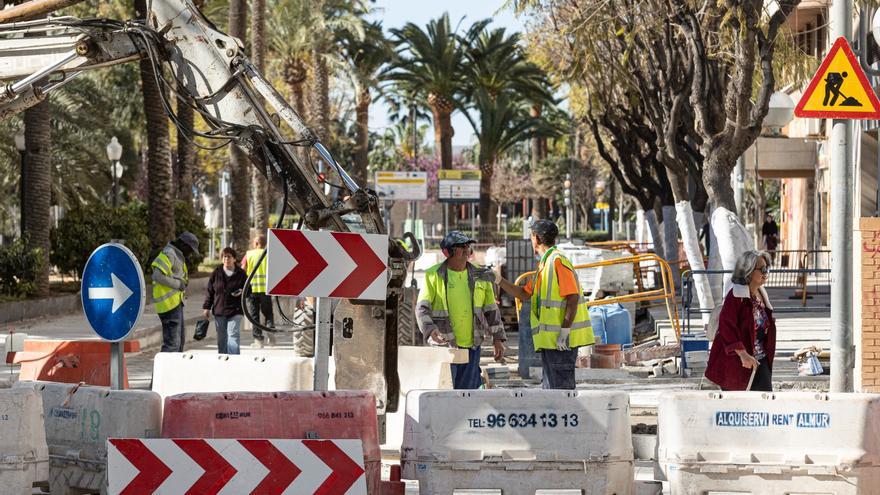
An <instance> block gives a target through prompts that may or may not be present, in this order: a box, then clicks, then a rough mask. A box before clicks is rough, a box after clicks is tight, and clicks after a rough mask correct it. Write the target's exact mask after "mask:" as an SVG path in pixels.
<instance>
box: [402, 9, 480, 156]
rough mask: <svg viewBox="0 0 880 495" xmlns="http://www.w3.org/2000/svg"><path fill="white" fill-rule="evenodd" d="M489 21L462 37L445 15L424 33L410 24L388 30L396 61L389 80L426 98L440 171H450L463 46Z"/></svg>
mask: <svg viewBox="0 0 880 495" xmlns="http://www.w3.org/2000/svg"><path fill="white" fill-rule="evenodd" d="M488 22H489V21H485V20H484V21H479V22H477V23H476V24H474V25H473V26H472V27H471V28H470V29H469V30H468V32H467V33H466V34H465V35H464V36H457V35H456V33H455V32H454V31H453V30H452V28H451V26H450V24H449V14H443V15H442V16H441V17H440V18H439V19H435V20H432V21H431V22H429V23H428V25H427V26H425V30H422V28H421V27H419V26H417V25H416V24H413V23H411V22H410V23H407V24H406V25H405V26H404V27H403V28H400V29H394V30H392V34H393V35H394V37H395V39H396V43H397V46H398V54H399V56H400V59H399V61H398V62H397V64H396V68H395V70H394V72H393V73H392V74H390V76H389V78H390V79H391V80H394V81H396V82H397V83H398V84H399V85H401V86H404V87H406V88H408V91H409V92H412V93H418V94H423V95H426V97H427V102H428V106H429V107H430V109H431V113H432V114H433V117H434V145H435V152H436V153H437V154H438V156H439V157H440V162H441V166H442V167H443V168H444V169H450V168H452V134H453V128H452V112H453V110H455V109H456V107H457V106H459V104H458V102H457V100H458V98H459V97H460V96H461V94H462V91H463V88H464V86H465V73H466V68H465V66H466V64H467V60H466V57H465V50H464V47H463V45H464V46H467V45H468V44H469V43H470V42H471V41H472V40H473V39H474V38H475V37H476V35H477V34H478V33H479V32H480V31H482V30H483V28H484V27H485V26H486V24H488Z"/></svg>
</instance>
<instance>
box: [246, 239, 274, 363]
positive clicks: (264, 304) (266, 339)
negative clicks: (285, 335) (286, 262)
mask: <svg viewBox="0 0 880 495" xmlns="http://www.w3.org/2000/svg"><path fill="white" fill-rule="evenodd" d="M265 250H266V236H265V235H259V236H257V238H256V239H254V248H253V249H251V250H250V251H248V252H247V253H246V254H245V255H244V258H243V259H242V260H241V267H242V268H244V271H245V273H247V274H248V276H250V274H251V272H254V271H256V273H254V277H253V278H252V279H251V286H250V289H249V290H248V291H247V292H246V293H247V298H246V299H245V305H246V306H247V312H248V315H250V317H251V318H252V319H253V320H254V321H256V322H260V313H262V314H263V318H264V320H265V321H264V323H263V324H264V325H265V326H267V327H269V328H275V314H274V312H273V311H272V297H271V296H269V295H268V294H266V260H267V259H268V256H265V257H263V262H262V263H260V264H259V266H258V265H257V261H259V260H260V256H262V255H263V252H264V251H265ZM264 344H265V345H270V346H273V345H275V333H274V332H266V335H263V331H262V330H261V329H259V328H257V327H256V326H255V327H254V343H253V344H251V346H252V347H254V348H257V349H262V348H263V345H264Z"/></svg>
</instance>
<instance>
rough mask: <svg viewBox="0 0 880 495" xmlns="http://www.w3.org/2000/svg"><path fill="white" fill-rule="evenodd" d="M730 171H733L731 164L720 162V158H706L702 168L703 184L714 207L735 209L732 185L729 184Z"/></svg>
mask: <svg viewBox="0 0 880 495" xmlns="http://www.w3.org/2000/svg"><path fill="white" fill-rule="evenodd" d="M731 172H733V165H731V164H725V163H721V161H720V158H717V157H714V156H710V157H709V158H706V161H705V165H704V168H703V184H704V185H705V186H706V192H707V193H708V195H709V197H710V198H711V199H712V204H713V205H714V206H715V207H716V208H726V209H728V210H730V211H736V201H735V200H734V198H733V187H731V185H730V174H731Z"/></svg>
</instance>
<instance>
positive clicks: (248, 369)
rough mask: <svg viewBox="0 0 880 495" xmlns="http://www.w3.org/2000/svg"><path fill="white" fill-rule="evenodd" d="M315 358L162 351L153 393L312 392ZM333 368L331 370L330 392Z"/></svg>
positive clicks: (158, 361)
mask: <svg viewBox="0 0 880 495" xmlns="http://www.w3.org/2000/svg"><path fill="white" fill-rule="evenodd" d="M313 369H314V367H313V365H312V358H302V357H297V356H292V355H291V356H277V355H272V356H249V355H237V356H233V355H228V354H216V353H207V352H204V353H202V352H196V353H188V352H183V353H179V352H160V353H158V354H156V358H155V361H154V362H153V387H152V388H153V391H154V392H156V393H158V394H159V395H160V396H162V398H163V399H164V398H165V397H168V396H169V395H176V394H183V393H196V392H287V391H295V390H311V389H312V383H313V380H314V376H313V375H314V373H313ZM333 375H334V373H333V369H332V366H331V369H330V381H331V389H332V388H334V387H333V385H334V384H333Z"/></svg>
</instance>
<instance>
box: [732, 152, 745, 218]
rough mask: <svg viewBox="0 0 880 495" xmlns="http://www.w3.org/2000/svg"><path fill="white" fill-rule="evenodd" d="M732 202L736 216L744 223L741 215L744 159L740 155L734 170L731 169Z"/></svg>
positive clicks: (743, 189)
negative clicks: (734, 204) (732, 183)
mask: <svg viewBox="0 0 880 495" xmlns="http://www.w3.org/2000/svg"><path fill="white" fill-rule="evenodd" d="M733 182H734V187H733V201H734V203H736V215H737V216H738V217H739V218H740V220H742V222H743V223H745V221H746V220H745V218H743V215H744V214H745V212H744V211H743V192H744V191H745V189H746V159H745V157H744V156H743V155H740V156H739V158H737V159H736V168H734V169H733Z"/></svg>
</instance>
